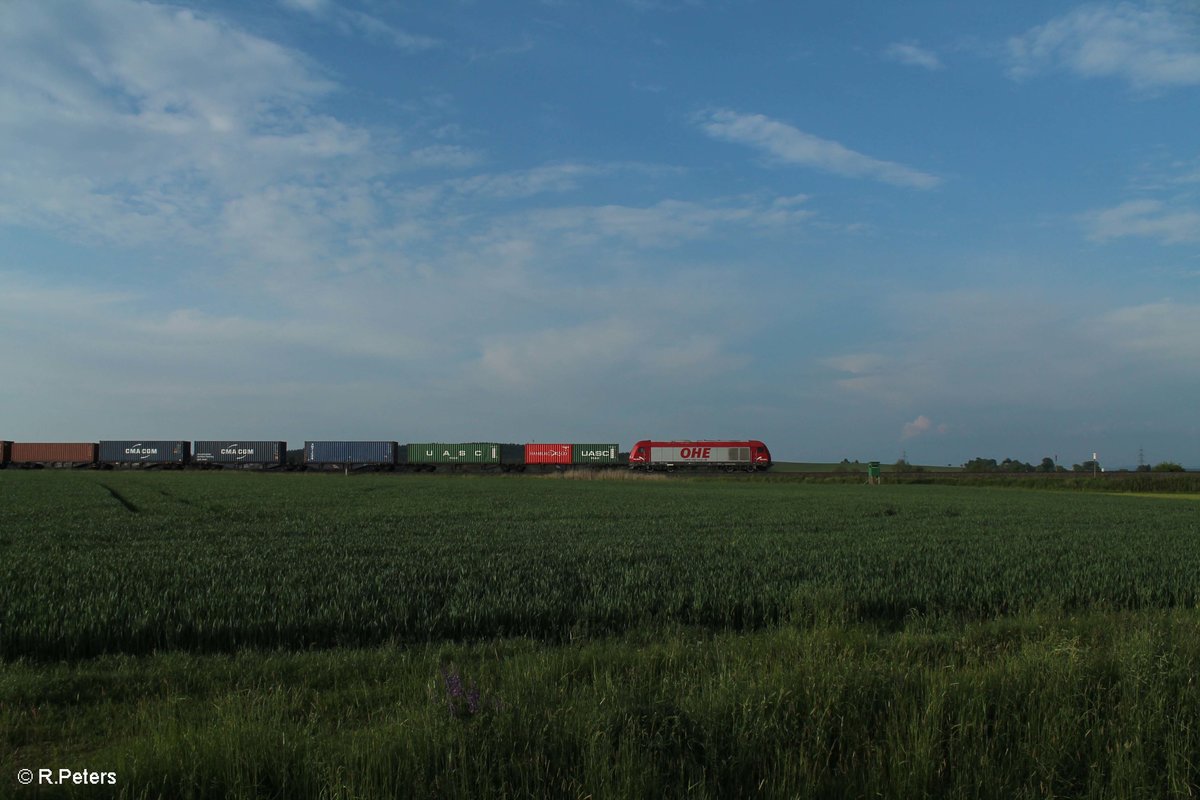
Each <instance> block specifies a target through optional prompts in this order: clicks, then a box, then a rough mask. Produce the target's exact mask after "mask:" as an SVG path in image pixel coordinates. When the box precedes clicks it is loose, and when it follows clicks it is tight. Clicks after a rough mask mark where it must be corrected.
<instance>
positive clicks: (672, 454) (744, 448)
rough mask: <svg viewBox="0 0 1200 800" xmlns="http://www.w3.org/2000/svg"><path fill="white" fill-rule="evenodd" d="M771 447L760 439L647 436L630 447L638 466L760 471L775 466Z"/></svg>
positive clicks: (631, 461)
mask: <svg viewBox="0 0 1200 800" xmlns="http://www.w3.org/2000/svg"><path fill="white" fill-rule="evenodd" d="M771 464H772V461H771V451H770V450H768V449H767V446H766V445H765V444H763V443H762V442H761V441H759V440H758V439H742V440H729V439H720V440H711V441H710V440H704V441H690V440H682V441H655V440H652V439H643V440H642V441H640V442H638V443H637V444H635V445H634V446H633V448H632V449H631V450H630V451H629V467H630V469H635V470H662V471H664V472H674V471H675V470H677V469H688V470H722V471H724V472H738V471H745V472H759V471H763V470H768V469H770V468H771Z"/></svg>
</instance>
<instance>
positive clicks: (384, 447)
mask: <svg viewBox="0 0 1200 800" xmlns="http://www.w3.org/2000/svg"><path fill="white" fill-rule="evenodd" d="M397 447H399V445H398V444H397V443H396V442H305V443H304V463H305V464H314V465H316V464H337V465H339V466H343V465H356V464H357V465H362V466H367V465H372V466H389V467H390V466H392V465H394V464H395V463H396V448H397Z"/></svg>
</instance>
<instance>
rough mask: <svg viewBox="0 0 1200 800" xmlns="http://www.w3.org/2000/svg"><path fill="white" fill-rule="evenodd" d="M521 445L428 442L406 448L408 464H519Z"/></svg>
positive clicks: (521, 455)
mask: <svg viewBox="0 0 1200 800" xmlns="http://www.w3.org/2000/svg"><path fill="white" fill-rule="evenodd" d="M523 456H524V452H523V448H522V447H521V445H514V444H501V443H500V442H429V443H419V444H410V445H409V446H408V463H410V464H519V463H520V462H521V459H522V458H523Z"/></svg>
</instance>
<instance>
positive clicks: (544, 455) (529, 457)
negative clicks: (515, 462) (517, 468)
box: [525, 443, 621, 470]
mask: <svg viewBox="0 0 1200 800" xmlns="http://www.w3.org/2000/svg"><path fill="white" fill-rule="evenodd" d="M619 451H620V445H617V444H541V443H530V444H527V445H525V466H526V468H535V469H538V468H540V469H542V470H546V469H567V468H568V467H595V468H599V467H615V466H617V465H619V464H620V462H621V459H620V452H619Z"/></svg>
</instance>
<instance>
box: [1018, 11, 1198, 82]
mask: <svg viewBox="0 0 1200 800" xmlns="http://www.w3.org/2000/svg"><path fill="white" fill-rule="evenodd" d="M1008 54H1009V58H1010V62H1011V66H1010V74H1011V75H1012V77H1014V78H1017V79H1022V78H1028V77H1030V76H1033V75H1036V74H1038V73H1040V72H1043V71H1045V70H1048V69H1055V68H1059V69H1065V70H1067V71H1069V72H1072V73H1074V74H1076V75H1078V76H1080V77H1084V78H1102V77H1108V78H1119V79H1121V80H1124V81H1125V82H1126V83H1128V84H1129V85H1130V86H1132V87H1134V88H1135V89H1143V90H1145V89H1156V88H1167V87H1173V86H1194V85H1196V84H1200V34H1198V32H1197V20H1196V17H1195V15H1194V14H1189V13H1187V12H1179V13H1176V12H1173V11H1172V10H1171V9H1170V8H1169V7H1167V6H1162V5H1159V6H1152V7H1140V6H1137V5H1134V4H1132V3H1116V4H1113V3H1106V4H1096V5H1086V6H1083V7H1081V8H1077V9H1075V10H1074V11H1071V12H1069V13H1067V14H1065V15H1063V16H1061V17H1057V18H1055V19H1053V20H1051V21H1049V22H1047V23H1045V24H1044V25H1039V26H1038V27H1036V28H1032V29H1031V30H1029V31H1027V32H1026V33H1024V34H1022V35H1021V36H1016V37H1013V38H1012V39H1010V40H1009V41H1008Z"/></svg>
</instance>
